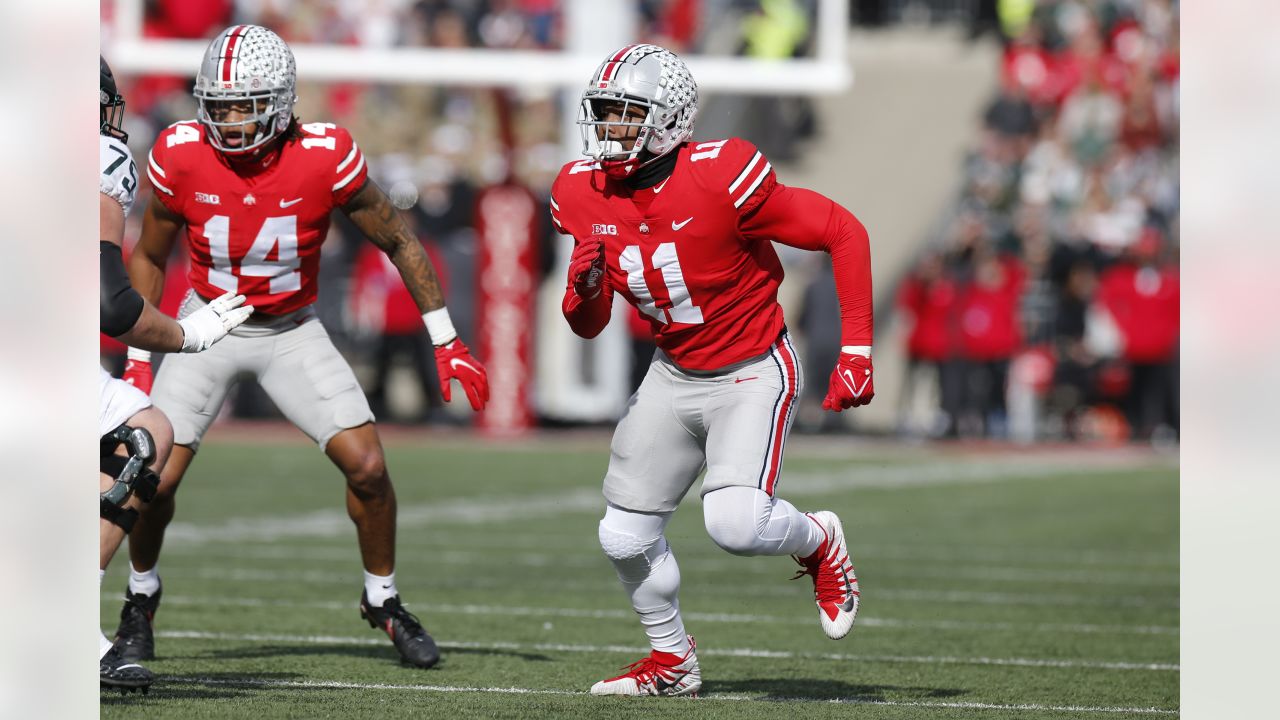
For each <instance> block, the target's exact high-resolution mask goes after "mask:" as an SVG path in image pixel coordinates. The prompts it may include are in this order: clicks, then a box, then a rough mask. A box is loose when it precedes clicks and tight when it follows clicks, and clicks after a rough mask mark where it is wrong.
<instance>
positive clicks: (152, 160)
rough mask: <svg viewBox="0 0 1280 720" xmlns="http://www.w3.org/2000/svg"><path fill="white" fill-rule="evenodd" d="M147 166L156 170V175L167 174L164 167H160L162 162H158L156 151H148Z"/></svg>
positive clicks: (162, 175)
mask: <svg viewBox="0 0 1280 720" xmlns="http://www.w3.org/2000/svg"><path fill="white" fill-rule="evenodd" d="M147 167H148V169H149V170H154V171H155V174H156V175H159V176H160V177H164V176H165V175H164V168H162V167H160V163H158V162H156V155H155V153H147Z"/></svg>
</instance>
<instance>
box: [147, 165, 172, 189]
mask: <svg viewBox="0 0 1280 720" xmlns="http://www.w3.org/2000/svg"><path fill="white" fill-rule="evenodd" d="M147 178H148V179H150V180H151V184H152V185H154V186H155V188H156V189H157V190H159V191H160V192H163V193H164V194H165V195H169V196H171V197H172V196H173V191H172V190H170V189H169V188H167V187H165V186H164V185H162V184H160V181H159V180H157V179H156V174H155V173H154V172H152V170H151V163H147Z"/></svg>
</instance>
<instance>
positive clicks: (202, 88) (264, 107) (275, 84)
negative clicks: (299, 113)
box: [193, 25, 298, 153]
mask: <svg viewBox="0 0 1280 720" xmlns="http://www.w3.org/2000/svg"><path fill="white" fill-rule="evenodd" d="M296 85H297V70H296V68H295V66H294V61H293V51H292V50H290V49H289V46H288V45H286V44H285V42H284V40H281V39H280V36H279V35H276V34H275V33H273V32H271V31H270V30H268V29H266V28H264V27H260V26H258V25H232V26H231V27H229V28H227V29H226V30H223V31H222V32H220V33H218V36H217V37H215V38H214V39H213V42H211V43H209V48H208V49H207V50H205V52H204V58H203V59H202V60H201V62H200V72H199V74H197V75H196V85H195V90H194V92H193V94H194V95H195V96H196V100H197V101H198V102H199V104H200V109H199V114H198V118H199V120H200V122H201V123H203V124H204V125H205V127H206V128H208V130H209V132H207V133H206V135H207V136H208V138H209V142H210V143H212V144H213V146H214V147H216V148H217V149H219V150H221V151H222V152H224V153H245V152H250V151H252V150H256V149H258V148H260V147H262V146H263V145H266V144H267V143H269V142H271V141H272V140H273V139H275V138H276V137H277V136H279V135H280V134H281V133H283V132H284V131H285V130H286V129H288V127H289V122H290V120H291V119H292V117H293V103H294V102H295V101H296V100H297V99H298V97H297V95H295V94H294V89H295V87H296ZM233 106H240V108H239V109H242V112H243V114H242V115H241V119H236V120H231V121H228V120H227V119H226V118H227V114H228V110H230V108H231V107H233ZM254 123H256V124H257V127H256V128H255V129H254V132H253V134H252V135H250V134H249V133H248V127H249V126H250V125H252V124H254ZM237 130H238V131H239V132H238V133H236V132H235V131H237ZM224 133H226V135H224ZM228 136H232V137H238V138H239V144H230V145H229V144H228Z"/></svg>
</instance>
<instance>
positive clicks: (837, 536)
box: [792, 510, 861, 640]
mask: <svg viewBox="0 0 1280 720" xmlns="http://www.w3.org/2000/svg"><path fill="white" fill-rule="evenodd" d="M806 514H807V515H808V516H809V517H810V518H811V519H813V521H814V522H816V523H818V525H819V526H820V527H821V528H822V531H823V532H824V533H826V535H827V539H826V540H825V541H823V543H822V544H821V545H819V546H818V550H817V551H816V552H814V553H813V554H812V555H810V556H809V557H807V558H799V557H796V558H795V560H796V562H798V563H800V565H801V566H802V567H804V569H803V570H800V571H798V572H797V573H796V576H795V577H794V578H792V580H796V579H799V578H801V577H803V576H805V575H811V576H813V596H814V599H815V600H816V601H817V603H818V620H820V621H821V622H822V631H823V632H825V633H826V634H827V637H829V638H831V639H832V640H839V639H840V638H842V637H844V636H845V635H848V634H849V631H850V630H852V629H853V620H854V618H856V617H857V616H858V603H859V602H860V601H861V595H859V593H858V576H857V575H856V574H854V571H853V563H851V562H849V546H848V545H846V544H845V541H844V528H842V527H841V526H840V518H838V517H836V514H835V513H833V512H829V511H826V510H823V511H822V512H815V513H806ZM792 557H795V556H794V555H793V556H792Z"/></svg>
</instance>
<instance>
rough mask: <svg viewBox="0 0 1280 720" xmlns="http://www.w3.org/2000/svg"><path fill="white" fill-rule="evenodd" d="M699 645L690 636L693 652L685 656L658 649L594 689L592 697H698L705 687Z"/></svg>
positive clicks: (593, 686)
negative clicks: (699, 662)
mask: <svg viewBox="0 0 1280 720" xmlns="http://www.w3.org/2000/svg"><path fill="white" fill-rule="evenodd" d="M696 648H697V645H696V644H695V643H694V642H693V636H692V635H690V636H689V652H687V653H685V654H684V656H683V657H682V656H680V655H674V654H672V653H664V652H658V651H657V650H654V651H653V652H650V653H649V655H648V656H646V657H644V658H643V659H641V660H637V661H636V662H633V663H631V664H630V665H628V666H627V671H626V672H625V673H623V674H621V675H619V676H617V677H614V678H609V679H608V680H601V681H600V682H598V683H596V684H595V685H592V686H591V694H592V695H672V696H674V695H688V696H690V697H697V696H698V690H699V689H700V688H701V687H702V671H701V670H700V669H699V668H698V656H697V654H695V653H694V650H695V649H696Z"/></svg>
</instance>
